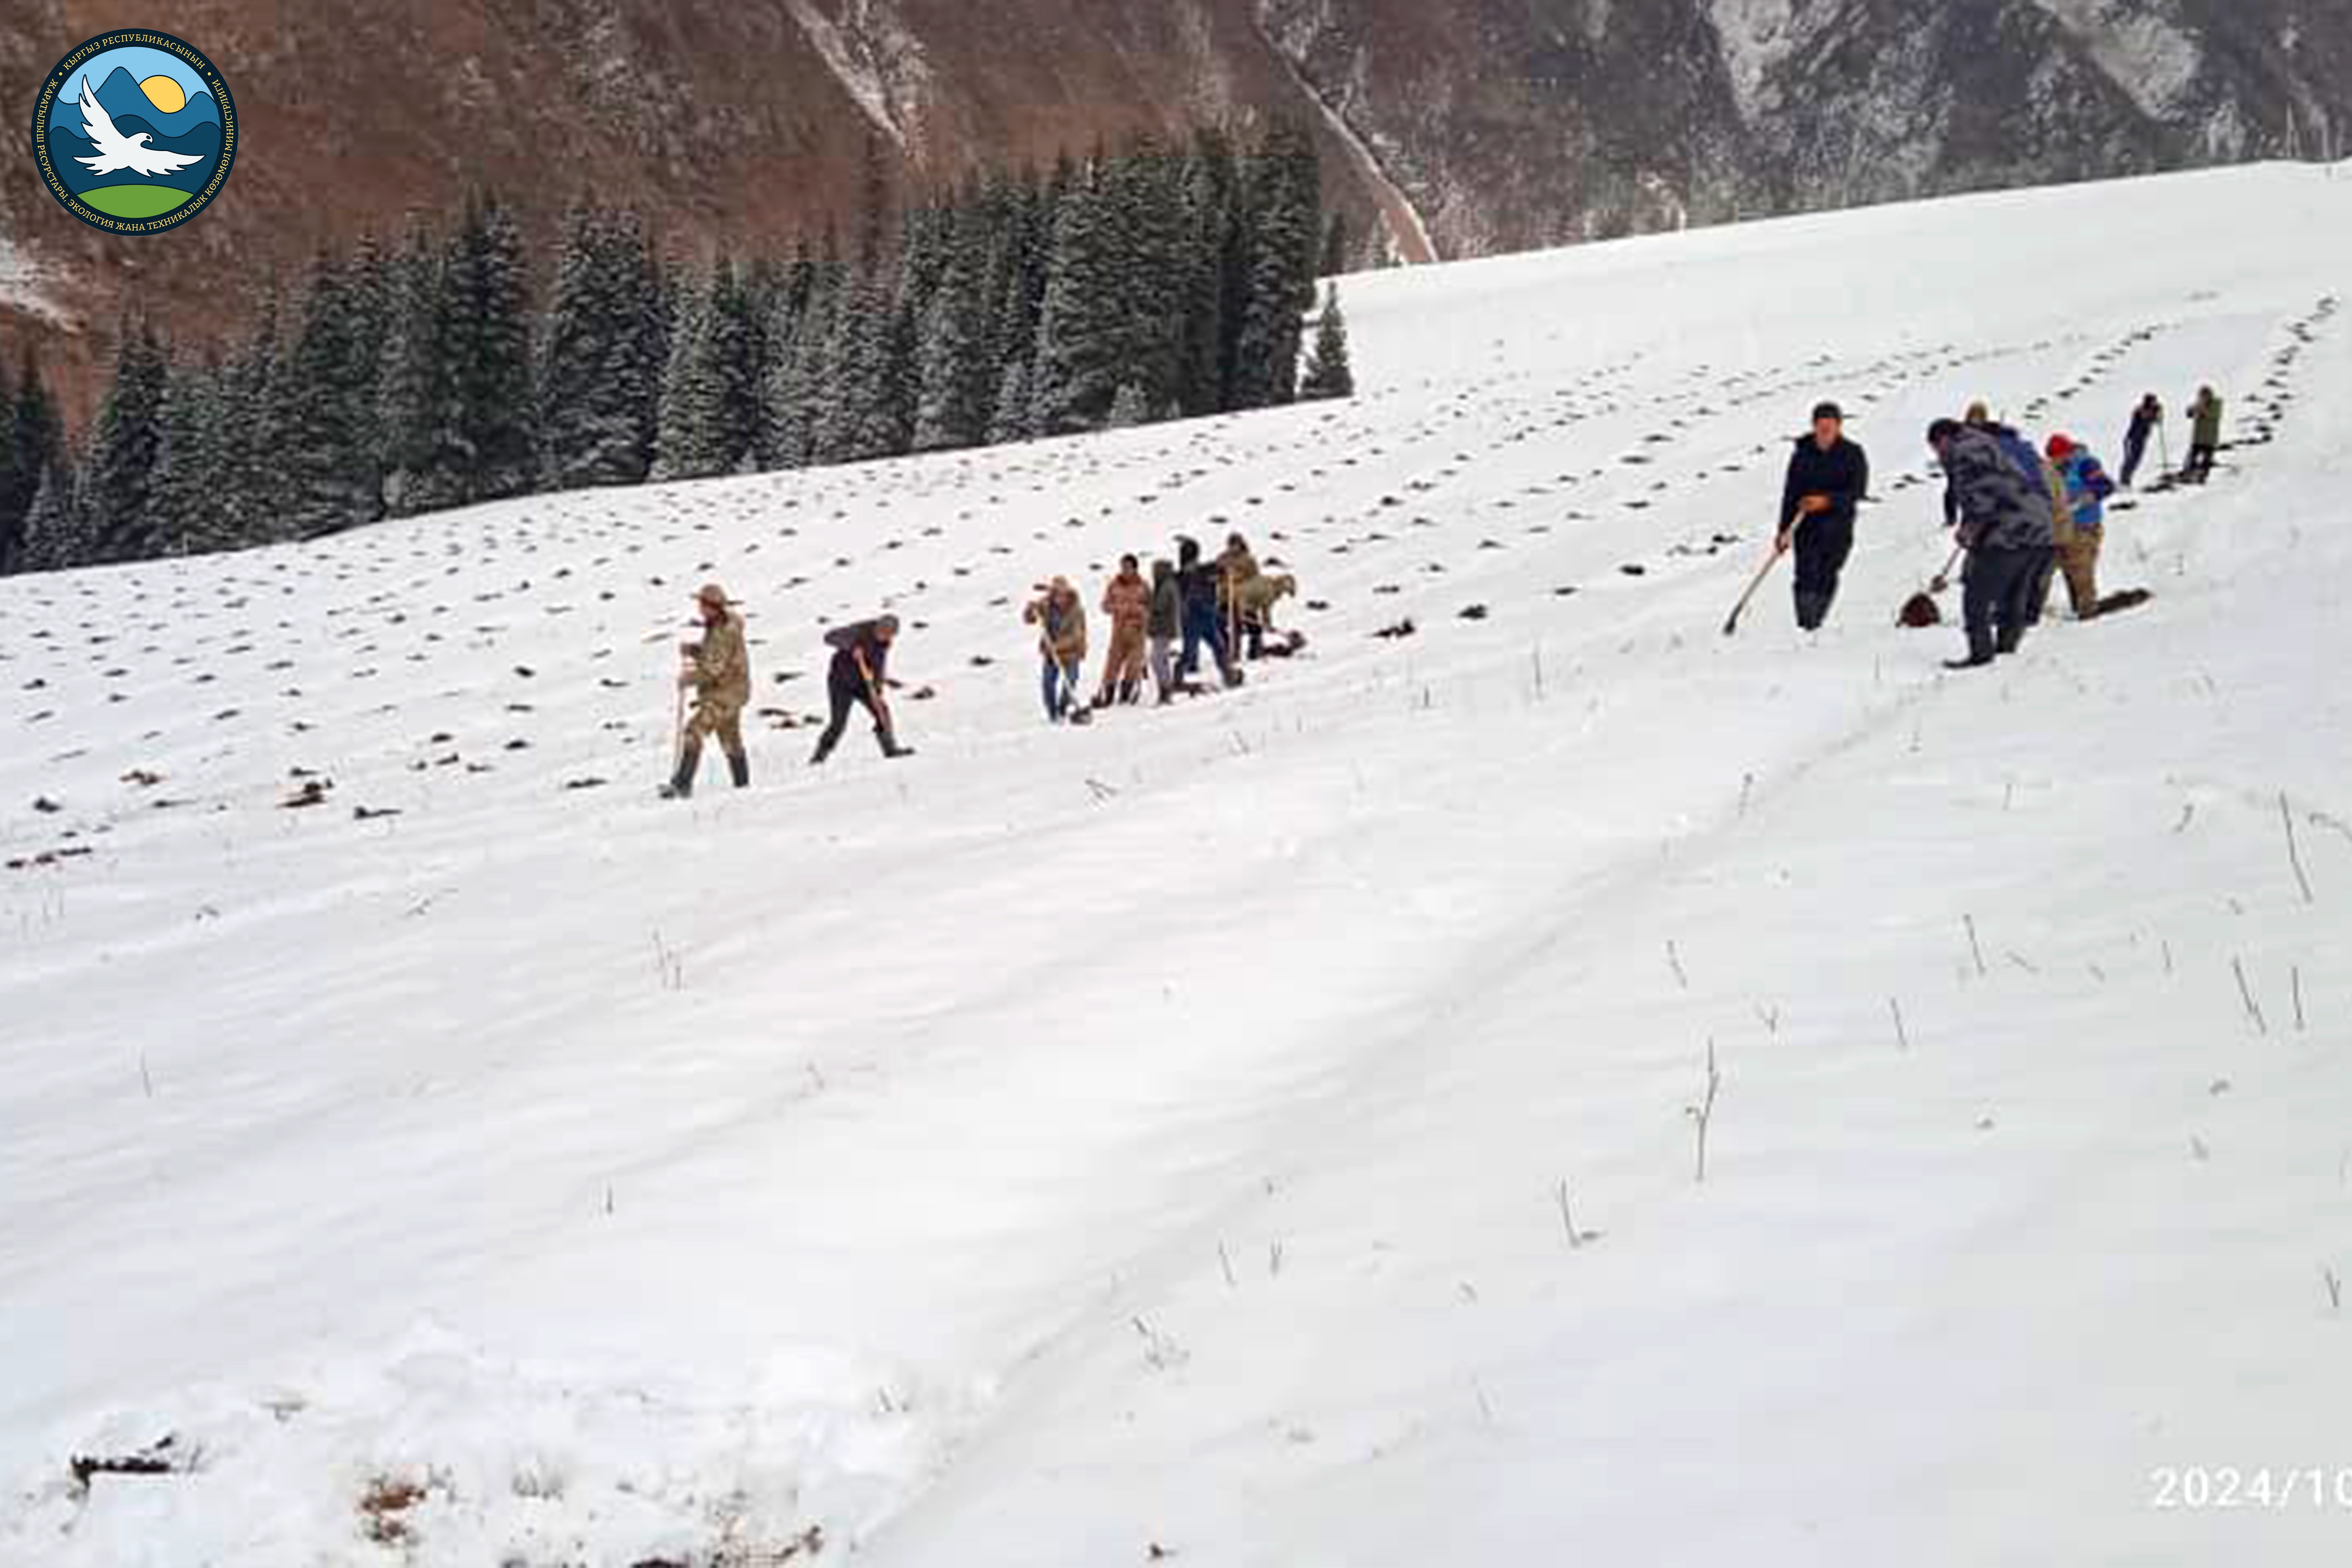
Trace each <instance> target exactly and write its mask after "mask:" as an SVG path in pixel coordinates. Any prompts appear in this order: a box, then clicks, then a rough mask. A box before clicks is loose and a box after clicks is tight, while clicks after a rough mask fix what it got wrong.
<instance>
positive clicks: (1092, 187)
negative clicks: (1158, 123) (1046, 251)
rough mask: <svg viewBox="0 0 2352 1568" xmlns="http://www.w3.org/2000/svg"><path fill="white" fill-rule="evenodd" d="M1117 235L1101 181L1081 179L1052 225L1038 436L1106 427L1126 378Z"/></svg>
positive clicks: (1037, 380)
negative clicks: (1111, 406)
mask: <svg viewBox="0 0 2352 1568" xmlns="http://www.w3.org/2000/svg"><path fill="white" fill-rule="evenodd" d="M1118 247H1119V241H1118V234H1117V232H1116V230H1115V227H1114V225H1113V220H1112V215H1111V213H1110V211H1109V210H1108V196H1107V194H1106V192H1105V189H1104V185H1103V182H1102V181H1101V179H1100V178H1098V177H1096V176H1095V175H1094V174H1089V175H1087V176H1082V177H1081V178H1079V179H1078V180H1077V182H1076V184H1073V185H1072V186H1071V188H1070V190H1069V193H1068V194H1067V195H1066V196H1064V197H1063V198H1062V203H1061V208H1060V211H1059V213H1058V215H1057V216H1056V217H1055V223H1054V249H1053V271H1052V277H1051V279H1050V281H1048V282H1047V284H1046V286H1045V313H1044V316H1043V318H1042V320H1041V321H1039V323H1038V328H1037V353H1036V360H1035V363H1034V364H1033V365H1032V366H1031V369H1030V377H1031V381H1030V387H1029V397H1030V407H1031V416H1030V424H1031V426H1032V428H1033V429H1034V432H1035V433H1036V434H1037V435H1040V436H1061V435H1067V434H1070V433H1072V432H1074V431H1080V430H1095V429H1099V428H1101V426H1102V425H1103V422H1104V421H1105V420H1106V419H1107V418H1108V417H1109V415H1110V405H1111V399H1113V398H1114V397H1116V396H1117V395H1118V384H1119V381H1120V380H1121V379H1122V377H1123V376H1124V375H1125V374H1126V371H1127V368H1128V367H1127V366H1126V364H1125V363H1123V360H1124V355H1125V351H1126V348H1127V346H1128V342H1129V331H1128V306H1127V302H1126V300H1124V298H1122V296H1121V294H1120V279H1119V267H1118Z"/></svg>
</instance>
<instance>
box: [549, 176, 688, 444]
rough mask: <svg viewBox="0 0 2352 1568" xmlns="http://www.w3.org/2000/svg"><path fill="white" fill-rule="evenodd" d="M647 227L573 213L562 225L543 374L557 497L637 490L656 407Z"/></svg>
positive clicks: (628, 218)
mask: <svg viewBox="0 0 2352 1568" xmlns="http://www.w3.org/2000/svg"><path fill="white" fill-rule="evenodd" d="M649 282H650V279H649V275H648V271H647V268H646V254H645V224H644V220H643V219H642V218H641V217H639V216H638V215H637V214H636V213H635V212H634V211H611V210H606V209H603V208H594V209H584V210H575V211H573V212H572V213H570V214H568V215H567V216H565V218H564V224H563V241H562V253H561V258H560V260H559V262H558V264H557V270H556V289H555V302H554V309H553V310H552V311H551V314H550V317H549V321H548V328H547V347H546V351H545V353H544V354H543V355H542V357H541V365H540V388H539V404H540V426H541V428H540V441H541V454H542V462H543V466H544V472H542V474H541V482H543V483H544V484H546V485H548V486H550V487H551V488H553V489H585V488H589V487H592V486H597V485H625V484H635V483H637V482H638V481H639V480H641V479H644V478H645V477H646V470H647V468H648V467H649V458H650V453H649V451H648V449H647V443H646V424H647V415H646V410H647V409H648V408H649V407H653V406H656V405H657V404H658V402H659V397H660V387H659V382H658V380H657V379H656V378H654V377H653V376H652V375H651V374H650V372H651V368H652V367H651V366H649V364H648V356H647V353H646V340H647V338H648V337H649V335H651V333H652V332H653V331H654V327H653V314H654V312H653V310H651V301H650V300H649V299H648V294H649V292H650V289H649Z"/></svg>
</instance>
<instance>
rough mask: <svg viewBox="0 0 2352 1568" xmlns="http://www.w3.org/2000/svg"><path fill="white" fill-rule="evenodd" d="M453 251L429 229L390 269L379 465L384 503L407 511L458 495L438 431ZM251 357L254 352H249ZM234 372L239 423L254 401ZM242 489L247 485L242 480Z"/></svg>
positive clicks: (411, 240)
mask: <svg viewBox="0 0 2352 1568" xmlns="http://www.w3.org/2000/svg"><path fill="white" fill-rule="evenodd" d="M447 294H448V265H447V258H446V253H445V251H444V248H443V247H442V245H441V244H440V242H439V241H437V240H436V239H435V238H434V237H433V236H432V235H431V234H430V233H429V232H427V231H425V229H423V228H421V227H420V228H417V229H415V230H413V231H411V233H410V234H409V237H408V240H407V243H406V245H405V246H404V247H403V248H402V251H401V254H400V256H399V257H398V258H396V259H394V261H392V262H390V263H389V264H388V265H387V266H386V268H385V269H384V295H385V306H386V308H385V318H384V319H385V328H384V340H383V364H382V367H381V369H380V371H379V374H378V378H377V392H376V430H377V439H378V442H379V443H380V450H379V452H378V455H377V467H378V468H379V469H380V471H381V472H382V473H383V499H384V507H385V510H388V511H389V512H391V513H392V515H393V516H394V517H408V516H413V515H414V514H415V513H417V512H421V511H430V510H433V509H435V508H436V507H443V506H448V505H450V504H452V503H453V502H454V500H455V499H456V495H457V489H456V486H455V485H454V484H453V483H451V482H450V480H449V479H448V477H447V476H446V475H445V474H443V473H442V472H441V471H440V469H439V468H436V466H435V463H434V454H435V451H436V441H435V432H436V430H438V428H439V427H440V423H441V411H442V409H443V408H444V407H445V406H446V405H447V404H448V403H449V401H450V399H449V394H448V391H447V389H446V383H447V381H448V379H449V374H450V373H449V366H448V365H447V364H446V363H445V362H444V361H443V359H442V357H441V348H440V345H441V331H442V321H443V320H444V318H446V316H447V314H448V310H449V306H448V299H447ZM248 358H250V356H248ZM241 379H243V377H242V376H236V375H233V376H232V377H231V382H230V386H229V389H228V391H227V394H226V399H225V401H226V405H227V407H228V411H229V420H230V424H231V426H232V429H233V430H234V427H235V426H237V425H238V423H239V422H240V421H241V419H242V418H243V417H244V413H243V410H244V409H245V408H246V407H247V406H248V405H249V404H250V401H251V400H250V397H249V394H248V389H247V388H245V387H243V386H241V385H239V384H238V383H239V381H240V380H241ZM240 488H242V487H240Z"/></svg>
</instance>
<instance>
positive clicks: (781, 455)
mask: <svg viewBox="0 0 2352 1568" xmlns="http://www.w3.org/2000/svg"><path fill="white" fill-rule="evenodd" d="M842 287H843V285H842V280H841V268H840V264H839V263H838V262H837V261H832V260H828V261H827V263H826V264H824V266H823V267H821V268H817V269H816V271H815V273H814V277H813V279H812V281H811V285H810V292H809V296H808V302H807V304H806V306H805V307H804V308H803V310H801V312H800V314H799V316H798V319H797V320H796V321H794V322H793V341H792V343H791V345H790V348H789V349H788V351H787V352H786V353H784V354H783V355H782V358H780V359H779V361H778V362H777V363H776V366H775V375H776V380H777V384H776V385H775V386H774V387H772V388H771V389H770V394H769V418H770V421H771V424H772V431H771V434H770V437H769V442H770V445H771V446H772V447H773V449H774V452H775V456H776V460H777V462H778V463H779V464H781V465H782V467H785V468H812V467H814V466H815V465H817V464H820V463H825V462H831V461H833V460H834V455H833V453H832V452H831V451H830V450H829V449H828V447H826V441H827V439H828V437H831V436H833V435H834V434H835V433H836V432H835V426H834V425H833V424H832V423H831V422H830V421H828V420H827V419H826V417H825V415H826V412H827V410H828V409H829V408H830V407H831V406H832V397H833V391H832V383H833V351H834V345H835V340H836V338H837V336H838V331H837V318H838V317H839V315H840V313H841V293H842Z"/></svg>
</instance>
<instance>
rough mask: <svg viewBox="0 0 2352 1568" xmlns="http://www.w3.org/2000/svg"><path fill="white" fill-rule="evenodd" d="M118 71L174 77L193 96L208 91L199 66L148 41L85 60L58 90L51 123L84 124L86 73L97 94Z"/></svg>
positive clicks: (141, 76)
mask: <svg viewBox="0 0 2352 1568" xmlns="http://www.w3.org/2000/svg"><path fill="white" fill-rule="evenodd" d="M118 70H127V71H129V72H130V73H131V79H132V80H134V81H145V80H146V79H148V78H149V77H151V76H167V77H170V78H171V79H173V81H176V82H178V83H179V84H180V90H181V91H182V92H184V93H186V94H187V95H188V96H189V97H190V98H191V99H193V98H194V97H195V96H196V94H198V93H200V92H203V91H205V90H206V89H205V83H204V79H203V78H202V77H200V76H198V75H197V74H196V71H195V68H194V67H193V66H191V65H189V64H188V62H187V61H185V60H184V59H182V58H179V57H178V56H177V55H168V54H165V53H164V52H163V50H161V49H151V48H149V47H147V46H146V45H144V44H130V45H126V46H124V47H121V48H119V49H109V50H107V51H106V53H104V54H102V55H93V56H91V57H90V58H89V59H86V60H84V61H83V62H82V63H81V65H80V66H79V68H76V70H75V71H74V74H73V75H72V76H70V77H68V78H67V79H66V81H65V85H63V86H62V87H60V88H58V100H57V106H56V108H55V109H54V110H52V111H51V112H50V115H49V123H51V124H52V125H55V124H58V123H60V122H63V123H66V124H68V125H72V126H76V127H79V125H80V124H81V110H80V109H79V106H78V102H79V99H80V97H81V79H82V78H83V77H85V76H86V77H88V78H89V89H90V91H92V92H93V93H94V92H96V91H97V90H98V89H100V88H101V87H103V86H105V85H106V79H107V78H108V77H110V76H112V75H113V74H114V73H115V72H116V71H118Z"/></svg>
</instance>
